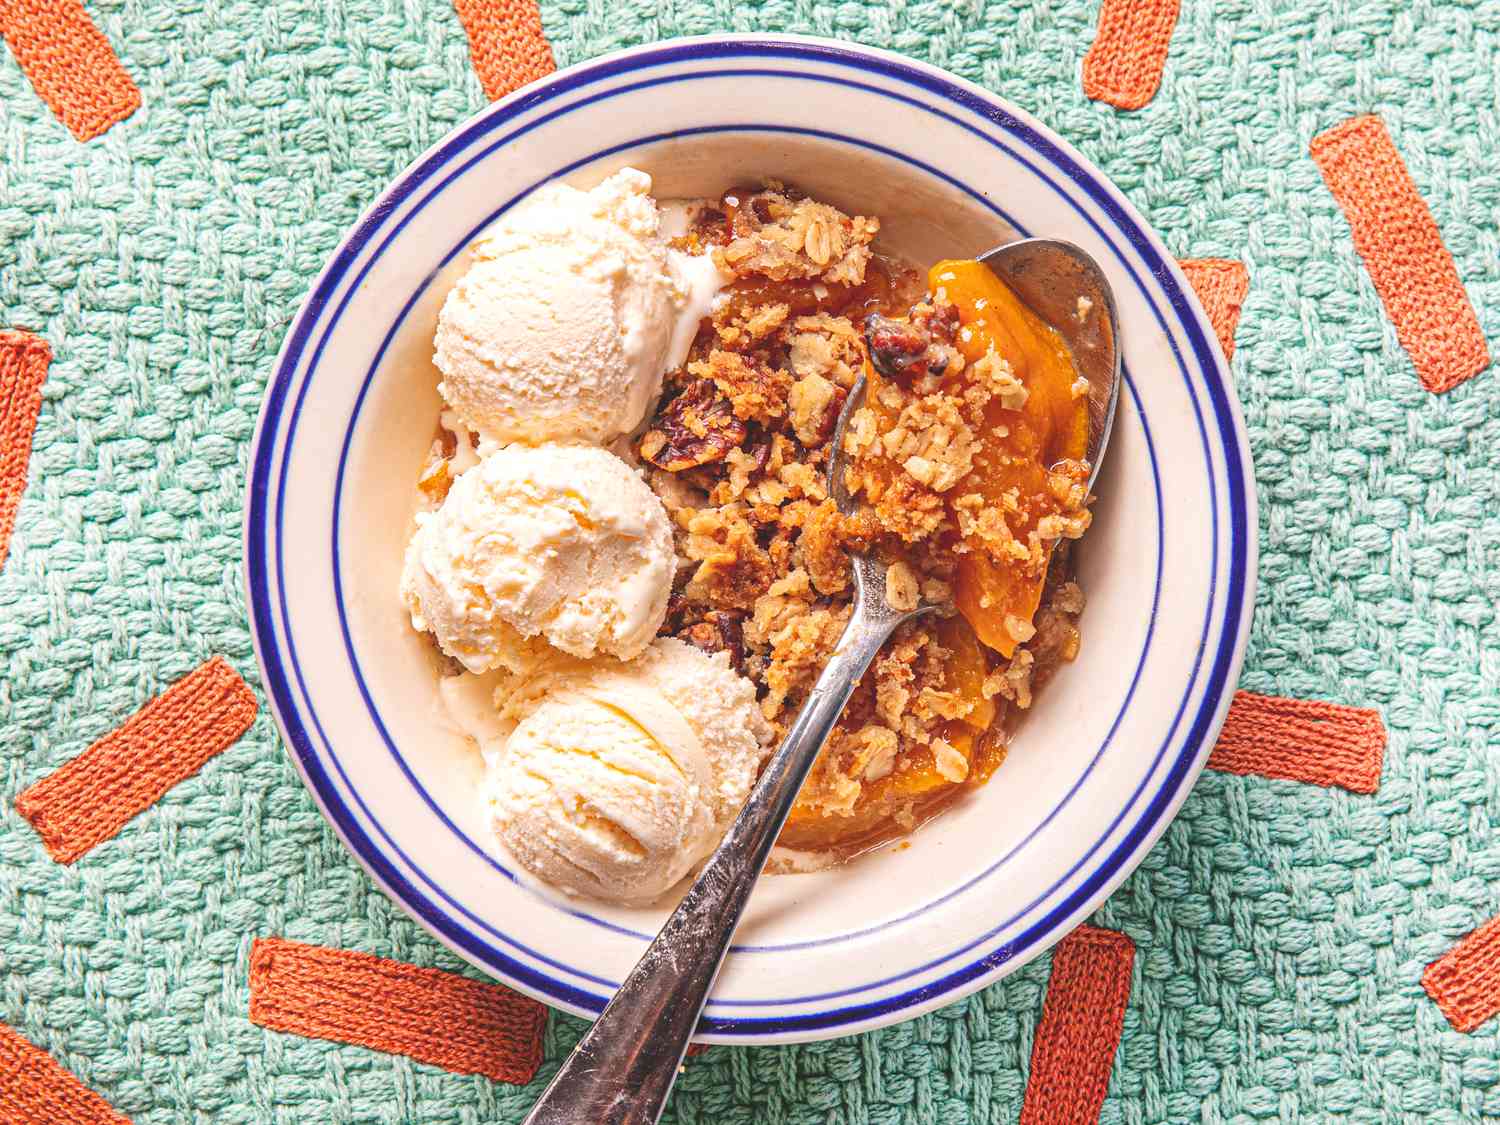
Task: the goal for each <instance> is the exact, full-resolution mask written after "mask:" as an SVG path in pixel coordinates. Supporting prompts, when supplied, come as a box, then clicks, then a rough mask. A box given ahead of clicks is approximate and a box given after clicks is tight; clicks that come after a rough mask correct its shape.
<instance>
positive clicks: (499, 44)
mask: <svg viewBox="0 0 1500 1125" xmlns="http://www.w3.org/2000/svg"><path fill="white" fill-rule="evenodd" d="M453 7H454V8H455V9H456V10H457V12H458V19H459V22H460V23H462V24H463V25H464V32H465V33H466V34H467V35H468V37H469V57H470V58H472V59H473V60H474V70H475V71H476V72H477V73H478V74H479V84H480V85H481V86H483V87H484V93H485V97H487V98H489V99H490V101H492V102H493V101H499V100H500V99H501V98H503V97H505V95H506V94H508V93H510V92H511V91H512V90H515V89H518V88H519V87H521V86H524V85H526V83H528V82H531V81H533V80H535V79H537V78H540V77H542V75H544V74H551V73H552V72H553V71H554V70H555V69H556V68H557V67H556V64H555V63H554V62H553V61H552V47H551V46H550V45H549V44H548V43H547V37H546V36H545V35H543V34H542V13H541V12H540V11H539V10H538V9H537V6H536V0H453Z"/></svg>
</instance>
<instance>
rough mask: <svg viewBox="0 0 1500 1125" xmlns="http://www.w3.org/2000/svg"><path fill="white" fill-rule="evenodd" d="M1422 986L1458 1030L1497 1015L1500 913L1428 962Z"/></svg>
mask: <svg viewBox="0 0 1500 1125" xmlns="http://www.w3.org/2000/svg"><path fill="white" fill-rule="evenodd" d="M1422 987H1423V988H1425V989H1426V990H1427V995H1429V996H1431V997H1432V998H1433V1000H1435V1001H1436V1002H1437V1006H1438V1008H1439V1010H1441V1011H1442V1013H1443V1015H1445V1016H1447V1017H1448V1022H1449V1023H1451V1024H1452V1025H1453V1026H1454V1028H1455V1029H1456V1030H1458V1031H1473V1030H1474V1029H1475V1028H1477V1027H1478V1026H1479V1025H1480V1024H1482V1023H1484V1022H1485V1021H1486V1020H1489V1019H1493V1018H1494V1017H1495V1016H1497V1015H1500V916H1497V917H1494V918H1491V919H1490V920H1489V921H1488V922H1486V923H1485V924H1484V925H1482V926H1480V927H1479V929H1477V930H1475V931H1474V932H1473V933H1472V934H1470V935H1469V936H1468V937H1466V938H1464V940H1463V941H1461V942H1459V943H1458V944H1457V945H1455V946H1454V947H1453V948H1452V949H1450V950H1449V951H1448V952H1447V953H1445V954H1443V955H1442V956H1441V957H1439V958H1438V959H1437V960H1436V961H1434V962H1433V963H1432V964H1430V965H1428V966H1427V971H1426V972H1425V973H1423V974H1422Z"/></svg>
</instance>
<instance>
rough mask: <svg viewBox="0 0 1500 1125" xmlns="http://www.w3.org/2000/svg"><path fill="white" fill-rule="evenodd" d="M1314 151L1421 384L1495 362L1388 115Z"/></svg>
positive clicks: (1431, 385) (1324, 140)
mask: <svg viewBox="0 0 1500 1125" xmlns="http://www.w3.org/2000/svg"><path fill="white" fill-rule="evenodd" d="M1312 158H1313V160H1315V161H1316V162H1317V165H1318V168H1319V170H1321V171H1322V173H1323V179H1324V180H1326V181H1327V182H1328V190H1329V191H1331V192H1333V198H1334V201H1335V202H1337V203H1338V205H1339V207H1340V208H1341V209H1342V210H1343V212H1344V217H1345V218H1346V219H1348V220H1349V230H1350V232H1351V233H1352V234H1353V236H1354V249H1355V250H1357V251H1358V252H1359V256H1360V257H1361V258H1363V259H1364V262H1365V268H1366V269H1367V270H1369V271H1370V280H1371V281H1373V282H1374V283H1375V291H1376V292H1377V293H1379V294H1380V299H1381V301H1382V302H1383V303H1384V304H1385V312H1386V315H1387V316H1389V317H1390V318H1391V323H1392V324H1394V325H1395V326H1396V338H1397V339H1399V340H1400V341H1401V346H1402V347H1403V348H1405V349H1406V351H1407V353H1408V354H1409V355H1410V356H1411V361H1412V364H1413V365H1414V366H1415V367H1416V369H1417V377H1418V378H1420V379H1421V380H1422V386H1424V387H1426V388H1427V389H1428V390H1429V391H1446V390H1449V389H1451V388H1453V387H1456V386H1457V385H1458V384H1459V383H1462V382H1463V381H1464V380H1465V379H1467V378H1469V377H1470V376H1472V375H1476V374H1478V373H1479V372H1480V371H1483V370H1484V369H1485V368H1486V367H1488V366H1489V362H1490V355H1489V351H1488V350H1487V348H1486V347H1485V342H1484V333H1482V332H1481V331H1480V330H1479V321H1478V319H1477V318H1476V317H1475V316H1474V306H1473V305H1471V304H1470V303H1469V295H1468V294H1467V293H1465V292H1464V285H1463V282H1462V281H1460V280H1459V277H1458V268H1457V267H1456V266H1455V265H1454V264H1453V255H1452V254H1450V253H1448V248H1447V247H1446V246H1444V245H1443V236H1442V234H1440V233H1439V231H1438V228H1437V223H1435V222H1434V221H1433V219H1432V212H1431V211H1429V210H1428V209H1427V204H1426V203H1425V202H1424V201H1423V199H1422V197H1421V196H1420V195H1418V194H1417V185H1416V184H1414V183H1413V182H1412V178H1411V175H1410V173H1408V172H1407V170H1406V165H1405V163H1403V162H1402V160H1401V154H1400V153H1399V152H1397V151H1396V146H1395V145H1394V144H1393V143H1392V142H1391V135H1390V133H1388V132H1386V128H1385V123H1384V122H1383V121H1381V120H1380V118H1378V117H1375V116H1373V115H1370V116H1366V117H1351V118H1350V119H1349V120H1348V121H1345V122H1344V123H1343V124H1342V125H1335V126H1334V127H1333V128H1332V129H1329V130H1328V131H1327V132H1326V133H1323V134H1321V135H1320V136H1317V137H1314V138H1313V143H1312Z"/></svg>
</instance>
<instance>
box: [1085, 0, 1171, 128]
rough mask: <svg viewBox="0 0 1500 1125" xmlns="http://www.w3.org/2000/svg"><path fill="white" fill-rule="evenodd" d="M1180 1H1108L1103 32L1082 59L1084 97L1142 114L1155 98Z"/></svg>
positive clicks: (1103, 10)
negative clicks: (1141, 110)
mask: <svg viewBox="0 0 1500 1125" xmlns="http://www.w3.org/2000/svg"><path fill="white" fill-rule="evenodd" d="M1177 5H1178V0H1104V2H1103V3H1102V4H1100V6H1099V30H1098V32H1097V33H1096V34H1095V36H1094V42H1093V45H1092V46H1090V47H1089V50H1088V54H1086V55H1084V56H1083V92H1084V93H1085V94H1086V95H1088V96H1089V97H1091V98H1093V99H1094V100H1095V101H1099V102H1108V103H1109V104H1110V105H1112V106H1116V107H1118V108H1119V109H1140V108H1141V106H1143V105H1145V104H1146V103H1147V102H1149V101H1150V100H1151V99H1152V98H1154V97H1155V96H1156V88H1157V87H1158V86H1160V85H1161V72H1162V71H1163V70H1164V69H1165V68H1166V65H1167V47H1168V46H1169V45H1170V44H1171V42H1172V28H1173V27H1174V26H1176V23H1177Z"/></svg>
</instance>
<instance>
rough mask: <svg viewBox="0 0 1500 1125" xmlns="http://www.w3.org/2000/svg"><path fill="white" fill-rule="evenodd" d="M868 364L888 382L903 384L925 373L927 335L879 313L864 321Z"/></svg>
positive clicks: (908, 324) (910, 325) (904, 322)
mask: <svg viewBox="0 0 1500 1125" xmlns="http://www.w3.org/2000/svg"><path fill="white" fill-rule="evenodd" d="M865 341H866V343H867V344H868V345H869V348H870V363H871V364H872V365H873V366H874V368H875V370H876V371H878V372H879V373H880V374H882V375H884V376H885V377H886V378H888V379H896V380H899V381H903V382H904V381H906V380H909V379H913V378H915V377H916V376H918V375H923V374H925V373H926V369H927V334H926V333H925V332H923V331H921V330H920V329H918V328H916V327H915V326H914V325H912V324H910V323H909V322H907V321H904V320H894V319H892V318H891V317H888V316H881V315H880V314H879V313H871V314H870V315H869V316H868V317H866V318H865Z"/></svg>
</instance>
